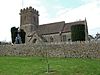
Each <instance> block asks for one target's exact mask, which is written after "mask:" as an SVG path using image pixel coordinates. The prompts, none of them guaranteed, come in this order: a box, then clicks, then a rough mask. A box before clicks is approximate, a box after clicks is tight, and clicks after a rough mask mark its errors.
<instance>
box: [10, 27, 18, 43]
mask: <svg viewBox="0 0 100 75" xmlns="http://www.w3.org/2000/svg"><path fill="white" fill-rule="evenodd" d="M17 33H18V28H16V27H12V28H11V39H12V43H13V44H14V42H15V38H16V36H17Z"/></svg>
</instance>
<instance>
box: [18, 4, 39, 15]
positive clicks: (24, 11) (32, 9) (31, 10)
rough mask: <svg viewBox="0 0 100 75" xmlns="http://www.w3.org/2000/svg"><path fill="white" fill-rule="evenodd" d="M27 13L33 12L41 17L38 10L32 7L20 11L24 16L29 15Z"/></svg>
mask: <svg viewBox="0 0 100 75" xmlns="http://www.w3.org/2000/svg"><path fill="white" fill-rule="evenodd" d="M27 12H32V13H34V14H37V15H39V12H38V11H37V10H36V9H34V8H32V7H31V6H30V7H27V8H23V9H21V10H20V14H24V13H27Z"/></svg>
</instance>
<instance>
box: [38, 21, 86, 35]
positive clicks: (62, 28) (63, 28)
mask: <svg viewBox="0 0 100 75" xmlns="http://www.w3.org/2000/svg"><path fill="white" fill-rule="evenodd" d="M85 23H86V21H85V20H83V21H76V22H70V23H65V21H61V22H55V23H49V24H43V25H39V27H38V33H39V34H44V35H46V34H54V33H60V32H70V31H71V26H73V25H78V24H85Z"/></svg>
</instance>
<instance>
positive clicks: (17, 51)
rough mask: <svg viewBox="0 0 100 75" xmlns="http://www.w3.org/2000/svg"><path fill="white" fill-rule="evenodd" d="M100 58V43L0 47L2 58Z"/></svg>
mask: <svg viewBox="0 0 100 75" xmlns="http://www.w3.org/2000/svg"><path fill="white" fill-rule="evenodd" d="M46 55H48V56H50V57H70V58H100V42H74V43H72V42H65V43H46V44H44V43H43V44H38V45H37V44H34V45H30V44H28V45H25V44H20V45H18V44H16V45H13V46H12V45H0V56H43V57H44V56H46Z"/></svg>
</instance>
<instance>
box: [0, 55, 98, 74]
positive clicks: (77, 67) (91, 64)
mask: <svg viewBox="0 0 100 75" xmlns="http://www.w3.org/2000/svg"><path fill="white" fill-rule="evenodd" d="M49 64H50V71H51V72H50V73H46V67H47V65H46V61H45V59H44V58H42V57H9V56H6V57H0V75H100V59H80V58H49Z"/></svg>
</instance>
